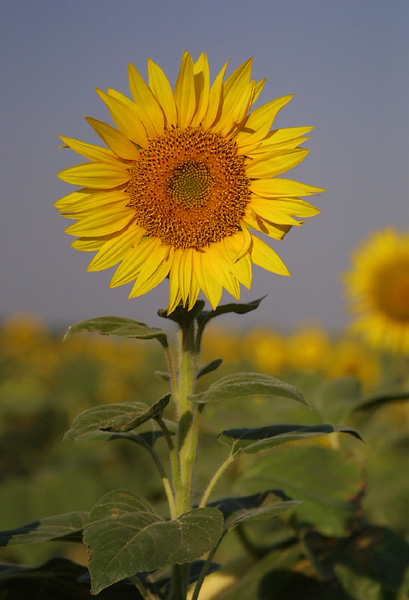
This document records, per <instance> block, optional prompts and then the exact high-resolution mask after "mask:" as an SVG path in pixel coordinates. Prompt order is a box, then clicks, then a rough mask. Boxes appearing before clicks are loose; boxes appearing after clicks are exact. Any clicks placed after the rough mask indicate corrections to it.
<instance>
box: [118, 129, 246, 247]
mask: <svg viewBox="0 0 409 600" xmlns="http://www.w3.org/2000/svg"><path fill="white" fill-rule="evenodd" d="M244 161H245V157H244V156H238V155H237V152H236V147H235V145H234V144H233V143H232V142H231V141H230V140H227V139H225V138H224V137H223V136H222V135H220V134H218V133H211V132H209V131H203V129H202V128H201V127H190V128H187V129H185V130H183V131H180V130H179V129H169V130H166V131H165V132H164V133H163V135H161V136H159V137H158V138H156V139H154V140H152V141H151V142H150V144H149V146H148V148H147V149H146V150H143V151H141V157H140V159H139V160H137V161H135V162H134V163H133V166H132V167H131V169H130V183H129V185H128V188H127V191H128V193H129V195H130V206H131V207H132V208H133V209H134V210H135V219H136V222H137V223H138V224H139V225H141V226H142V227H144V228H145V229H146V231H147V234H148V235H150V236H155V237H158V238H159V239H160V240H161V242H162V243H163V244H170V245H171V246H173V247H174V248H196V249H199V248H203V247H205V246H208V245H209V244H211V243H214V242H219V241H220V240H222V239H224V238H225V237H228V236H231V235H233V234H235V233H236V232H237V231H239V229H240V221H241V219H242V217H243V216H244V213H245V208H246V205H247V203H248V202H249V200H250V190H249V184H250V180H249V178H248V177H247V175H246V171H245V166H244Z"/></svg>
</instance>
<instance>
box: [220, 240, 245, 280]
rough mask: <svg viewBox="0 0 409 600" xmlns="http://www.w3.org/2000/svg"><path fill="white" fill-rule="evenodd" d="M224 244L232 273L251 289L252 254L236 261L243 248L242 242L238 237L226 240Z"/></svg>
mask: <svg viewBox="0 0 409 600" xmlns="http://www.w3.org/2000/svg"><path fill="white" fill-rule="evenodd" d="M223 243H224V246H225V248H226V256H228V267H229V270H230V272H231V273H232V274H233V275H234V277H235V278H236V279H237V280H238V281H239V282H240V283H242V284H243V285H244V286H245V287H246V288H247V289H250V286H251V279H252V270H251V260H250V254H249V253H248V254H245V255H244V256H243V258H240V259H239V260H236V256H237V255H238V253H239V252H240V249H241V248H242V245H241V244H242V243H241V240H240V239H237V238H236V235H231V236H229V237H227V238H224V240H223Z"/></svg>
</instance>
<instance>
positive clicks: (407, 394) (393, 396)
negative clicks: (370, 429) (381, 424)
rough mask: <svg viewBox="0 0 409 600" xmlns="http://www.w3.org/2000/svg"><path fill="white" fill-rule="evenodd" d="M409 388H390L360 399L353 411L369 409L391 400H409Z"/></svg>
mask: <svg viewBox="0 0 409 600" xmlns="http://www.w3.org/2000/svg"><path fill="white" fill-rule="evenodd" d="M408 400H409V390H404V391H402V390H390V391H385V392H381V393H379V394H376V395H373V396H368V397H366V398H363V399H362V400H360V401H359V402H358V403H357V404H356V406H355V407H354V408H353V410H352V412H360V411H369V410H372V409H375V408H379V407H381V406H383V405H385V404H389V403H391V402H407V401H408Z"/></svg>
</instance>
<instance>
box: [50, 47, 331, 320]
mask: <svg viewBox="0 0 409 600" xmlns="http://www.w3.org/2000/svg"><path fill="white" fill-rule="evenodd" d="M227 64H228V63H226V64H225V65H224V66H223V68H222V69H221V71H220V73H219V74H218V75H217V77H216V78H215V80H214V83H213V84H212V85H210V76H209V65H208V61H207V57H206V54H205V53H202V54H201V55H200V57H199V59H198V60H197V61H196V62H193V60H192V58H191V56H190V55H189V53H188V52H185V53H184V54H183V56H182V60H181V67H180V71H179V74H178V77H177V80H176V84H175V88H174V91H173V92H172V89H171V86H170V84H169V81H168V79H167V78H166V76H165V75H164V73H163V71H162V70H161V69H160V67H159V66H158V65H157V64H155V63H154V62H153V61H151V60H149V61H148V73H149V85H147V84H146V83H145V81H144V80H143V78H142V77H141V75H140V74H139V73H138V71H137V70H136V69H135V67H134V66H133V65H132V64H130V65H129V87H130V91H131V95H132V100H131V99H129V98H128V97H126V96H124V95H123V94H121V93H119V92H117V91H115V90H113V89H108V91H107V92H103V91H101V90H99V89H97V90H96V91H97V94H98V95H99V97H100V98H101V100H102V101H103V102H104V103H105V105H106V106H107V108H108V110H109V112H110V114H111V117H112V120H113V122H114V124H115V125H116V127H112V126H111V125H108V124H107V123H104V122H101V121H97V120H96V119H92V118H90V117H87V118H86V119H87V121H88V123H89V124H90V125H91V127H92V128H93V129H94V130H95V132H96V133H97V134H98V136H99V137H100V138H101V139H102V140H103V142H104V143H105V145H106V146H107V148H105V147H100V146H95V145H92V144H88V143H85V142H81V141H78V140H75V139H72V138H68V137H64V136H60V137H61V139H62V140H63V142H64V145H65V147H69V148H71V149H72V150H74V151H75V152H77V153H78V154H80V155H82V156H84V157H85V158H87V159H89V160H90V162H86V163H83V164H80V165H77V166H74V167H70V168H68V169H65V170H64V171H62V172H61V173H59V175H58V176H59V177H60V179H62V180H63V181H65V182H67V183H70V184H74V185H77V186H81V189H79V190H77V191H74V192H72V193H71V194H69V195H67V196H65V197H64V198H61V199H60V200H58V201H57V202H56V203H55V205H56V207H57V209H58V210H59V211H60V213H61V214H62V215H63V216H64V217H67V218H69V219H74V220H75V221H76V222H75V223H74V224H72V225H71V226H70V227H68V228H67V230H66V232H67V233H69V234H70V235H74V236H77V237H78V238H79V239H77V240H76V241H74V242H73V243H72V246H73V247H74V248H76V249H77V250H82V251H97V253H96V255H95V257H94V258H93V260H92V261H91V263H90V265H89V267H88V270H90V271H99V270H102V269H107V268H109V267H112V266H113V265H116V264H117V263H120V264H119V266H118V267H117V269H116V271H115V273H114V276H113V278H112V280H111V283H110V287H115V286H119V285H124V284H128V283H129V282H131V281H134V284H133V287H132V289H131V292H130V296H129V297H137V296H141V295H142V294H146V293H147V292H148V291H150V290H151V289H152V288H154V287H156V286H157V285H158V284H159V283H160V282H161V281H163V279H165V278H166V277H168V278H169V307H168V310H169V312H172V311H173V310H174V308H175V307H176V306H177V304H178V303H179V302H180V301H182V303H183V305H186V303H188V305H189V307H190V308H191V307H192V306H193V305H194V304H195V302H196V300H197V297H198V295H199V292H200V290H203V292H204V294H205V296H206V297H207V298H208V300H209V302H210V304H211V305H212V307H213V308H215V307H216V306H217V305H218V303H219V301H220V298H221V295H222V291H223V288H225V289H226V290H227V291H228V292H229V293H230V294H232V295H233V296H234V297H235V298H236V299H239V297H240V284H243V285H244V286H246V287H247V288H250V285H251V277H252V267H251V264H252V263H254V264H255V265H258V266H260V267H262V268H264V269H266V270H268V271H271V272H274V273H279V274H280V275H288V274H289V273H288V270H287V268H286V267H285V265H284V263H283V262H282V260H281V259H280V258H279V256H278V255H277V254H276V253H275V252H274V250H272V248H270V246H269V245H267V244H266V243H265V242H263V241H262V240H261V239H260V238H259V237H258V236H257V235H255V234H256V233H259V232H261V233H263V234H265V235H267V236H269V237H271V238H273V239H275V240H281V239H282V238H283V237H284V235H285V234H286V233H287V232H288V231H289V230H290V229H291V227H293V226H300V225H301V221H299V220H297V219H296V218H294V217H300V218H304V217H310V216H313V215H316V214H317V213H318V212H319V211H318V210H317V209H316V208H315V207H313V206H311V205H310V204H309V203H307V202H305V201H304V200H301V199H300V198H299V196H309V195H312V194H316V193H319V192H321V191H324V190H321V189H320V188H317V187H312V186H309V185H306V184H303V183H299V182H296V181H291V180H289V179H284V178H278V177H277V175H281V174H282V173H285V172H286V171H288V170H289V169H290V168H292V167H295V166H296V165H298V164H299V163H300V162H301V161H302V160H303V159H304V158H305V156H306V155H307V153H308V150H305V149H304V148H299V145H300V144H301V143H302V142H303V141H305V139H308V138H305V137H304V135H305V134H306V133H308V132H309V131H310V130H311V129H312V127H291V128H286V129H271V126H272V123H273V121H274V119H275V117H276V115H277V113H278V111H279V110H280V109H281V108H282V107H283V106H284V105H285V104H287V102H289V100H291V98H292V96H283V97H281V98H277V99H275V100H272V101H271V102H268V103H267V104H264V105H262V106H260V107H259V108H256V109H255V110H253V111H252V112H250V113H249V109H250V107H251V106H252V104H253V103H254V102H255V101H256V99H257V98H258V96H259V94H260V92H261V90H262V87H263V85H264V80H263V81H259V82H257V83H256V82H255V81H254V80H252V79H251V59H249V60H247V61H246V62H245V63H244V64H242V65H241V66H240V67H239V68H238V69H236V70H235V71H234V72H233V73H232V74H231V75H230V76H229V77H228V78H227V79H226V81H224V75H225V71H226V68H227Z"/></svg>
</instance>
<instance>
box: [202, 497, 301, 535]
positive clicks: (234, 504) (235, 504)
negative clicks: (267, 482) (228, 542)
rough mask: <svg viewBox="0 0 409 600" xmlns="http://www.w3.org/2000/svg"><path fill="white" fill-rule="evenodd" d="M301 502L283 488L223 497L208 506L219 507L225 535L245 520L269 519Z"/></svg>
mask: <svg viewBox="0 0 409 600" xmlns="http://www.w3.org/2000/svg"><path fill="white" fill-rule="evenodd" d="M299 504H301V502H298V501H296V500H293V499H292V498H290V497H289V496H287V495H286V494H285V493H284V492H283V491H282V490H267V491H265V492H260V493H258V494H253V495H251V496H242V497H236V498H223V500H218V501H216V502H211V503H209V504H208V505H207V506H210V507H214V508H218V509H219V510H220V511H221V512H222V514H223V517H224V531H223V535H224V534H225V533H227V532H228V531H230V530H231V529H233V527H236V525H238V524H239V523H242V522H243V521H248V520H252V519H254V520H255V519H267V518H271V517H275V516H276V515H278V514H280V513H282V512H284V511H286V510H290V509H292V508H295V507H296V506H298V505H299Z"/></svg>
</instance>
